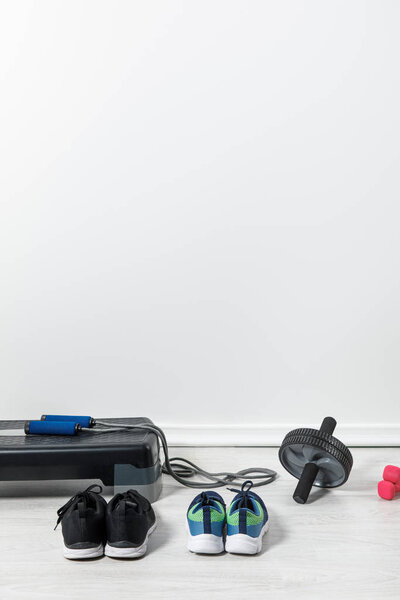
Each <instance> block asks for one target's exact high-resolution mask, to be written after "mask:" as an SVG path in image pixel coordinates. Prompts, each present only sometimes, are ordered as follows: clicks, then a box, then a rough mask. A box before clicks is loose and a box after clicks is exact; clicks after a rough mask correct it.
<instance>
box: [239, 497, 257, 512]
mask: <svg viewBox="0 0 400 600" xmlns="http://www.w3.org/2000/svg"><path fill="white" fill-rule="evenodd" d="M238 508H249V509H250V510H254V503H253V500H252V499H251V498H250V497H249V496H242V498H239V501H238Z"/></svg>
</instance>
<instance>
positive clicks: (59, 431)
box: [25, 421, 79, 435]
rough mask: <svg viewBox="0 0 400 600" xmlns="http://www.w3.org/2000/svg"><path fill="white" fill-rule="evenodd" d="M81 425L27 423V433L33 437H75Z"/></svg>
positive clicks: (43, 422)
mask: <svg viewBox="0 0 400 600" xmlns="http://www.w3.org/2000/svg"><path fill="white" fill-rule="evenodd" d="M78 430H79V424H78V423H76V422H73V421H27V422H26V423H25V433H26V434H30V435H31V434H33V435H75V434H76V432H77V431H78Z"/></svg>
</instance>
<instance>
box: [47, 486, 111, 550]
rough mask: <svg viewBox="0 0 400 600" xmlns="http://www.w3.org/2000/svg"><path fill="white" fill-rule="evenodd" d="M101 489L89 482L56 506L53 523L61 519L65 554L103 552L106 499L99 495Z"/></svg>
mask: <svg viewBox="0 0 400 600" xmlns="http://www.w3.org/2000/svg"><path fill="white" fill-rule="evenodd" d="M95 488H97V489H95ZM102 491H103V488H102V487H101V486H100V485H91V486H89V487H88V488H87V489H86V490H85V491H83V492H78V493H77V494H75V496H72V498H71V499H70V500H68V502H67V503H66V504H64V506H62V507H61V508H59V509H58V511H57V515H58V519H57V524H56V527H57V525H58V524H59V523H60V521H61V527H62V533H63V536H64V556H65V558H70V559H82V558H96V557H98V556H102V555H103V553H104V544H105V541H106V525H105V516H106V509H107V502H106V501H105V500H104V498H103V497H102V496H100V493H101V492H102ZM56 527H55V528H54V529H56Z"/></svg>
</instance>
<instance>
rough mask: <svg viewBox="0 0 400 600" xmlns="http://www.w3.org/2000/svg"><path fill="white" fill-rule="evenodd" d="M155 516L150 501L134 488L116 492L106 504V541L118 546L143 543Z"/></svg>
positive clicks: (134, 545)
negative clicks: (119, 492)
mask: <svg viewBox="0 0 400 600" xmlns="http://www.w3.org/2000/svg"><path fill="white" fill-rule="evenodd" d="M155 522H156V517H155V514H154V510H153V508H152V506H151V504H150V502H149V501H148V500H147V498H145V497H144V496H142V495H141V494H139V492H137V491H136V490H128V491H127V492H124V493H123V494H116V495H115V496H114V498H112V499H111V500H110V502H109V503H108V506H107V541H108V544H110V545H112V546H117V547H120V548H125V547H138V546H141V545H142V544H143V542H144V541H145V539H146V536H147V533H148V531H149V529H150V528H151V527H152V526H153V525H154V524H155Z"/></svg>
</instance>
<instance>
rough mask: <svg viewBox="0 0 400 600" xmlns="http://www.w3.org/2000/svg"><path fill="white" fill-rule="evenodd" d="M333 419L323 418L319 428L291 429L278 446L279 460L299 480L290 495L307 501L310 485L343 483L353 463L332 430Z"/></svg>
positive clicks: (349, 453)
mask: <svg viewBox="0 0 400 600" xmlns="http://www.w3.org/2000/svg"><path fill="white" fill-rule="evenodd" d="M335 427H336V421H335V419H333V418H332V417H326V418H325V419H324V420H323V421H322V425H321V427H320V429H294V430H293V431H290V432H289V433H288V434H287V436H286V437H285V439H284V440H283V442H282V445H281V447H280V449H279V460H280V461H281V463H282V465H283V466H284V467H285V469H286V470H287V471H289V473H290V474H291V475H293V477H296V479H298V480H299V482H298V484H297V487H296V489H295V491H294V494H293V498H294V500H295V501H296V502H298V503H299V504H304V503H305V502H307V498H308V496H309V494H310V491H311V488H312V486H313V485H316V486H318V487H321V488H334V487H339V486H340V485H343V484H344V483H345V482H346V481H347V479H348V477H349V475H350V471H351V468H352V466H353V457H352V455H351V452H350V450H349V449H348V448H347V446H345V445H344V444H343V443H342V442H340V441H339V440H338V439H337V438H335V437H333V435H332V433H333V431H334V429H335Z"/></svg>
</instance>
